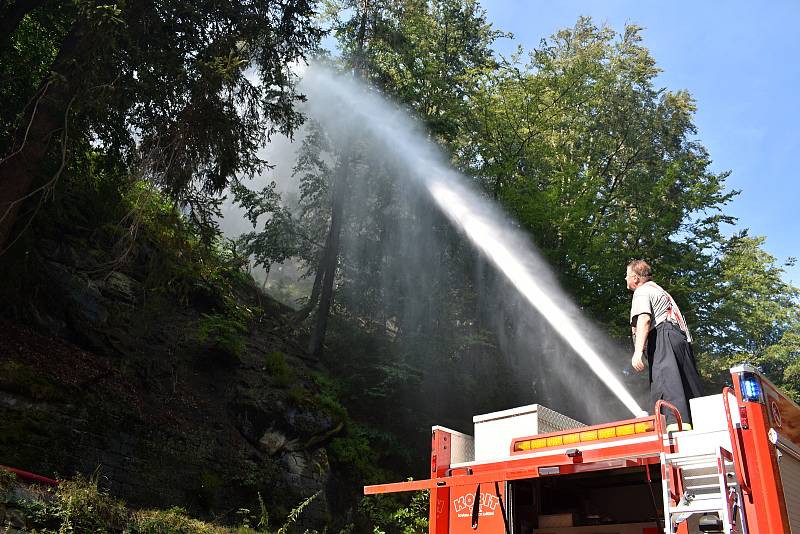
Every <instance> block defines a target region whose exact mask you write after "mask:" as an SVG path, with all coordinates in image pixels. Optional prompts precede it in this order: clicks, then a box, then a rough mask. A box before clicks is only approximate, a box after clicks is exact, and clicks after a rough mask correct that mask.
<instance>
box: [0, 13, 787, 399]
mask: <svg viewBox="0 0 800 534" xmlns="http://www.w3.org/2000/svg"><path fill="white" fill-rule="evenodd" d="M0 21H2V27H0V36H2V37H0V98H2V102H3V103H4V105H3V106H2V109H0V153H2V159H1V160H0V184H1V185H0V250H2V253H3V255H2V256H0V262H2V261H6V259H7V258H10V257H13V256H14V255H15V254H17V255H18V254H23V253H24V252H25V251H26V250H30V249H31V248H33V249H35V246H36V239H35V236H36V233H37V231H38V230H37V228H38V227H39V226H40V225H42V224H45V222H46V223H47V224H53V223H54V221H55V224H75V221H76V219H75V214H74V211H75V210H76V209H78V210H79V209H83V208H79V206H84V208H85V209H86V210H89V211H91V210H90V208H89V207H86V204H87V200H86V199H87V198H95V199H96V198H98V195H97V194H96V193H97V192H98V191H112V192H113V194H112V193H109V194H108V195H107V196H104V197H102V196H101V197H102V198H103V200H102V204H103V209H102V210H97V209H95V210H94V211H91V213H89V214H88V215H87V214H86V213H84V214H83V215H82V218H81V224H83V225H89V226H92V225H94V226H97V227H100V226H103V225H108V224H112V225H116V226H117V227H118V228H119V234H120V235H124V236H129V238H131V237H130V236H133V237H132V238H131V239H134V240H135V239H136V235H137V230H136V228H138V225H140V224H142V221H141V220H140V219H137V218H136V217H131V216H129V214H130V213H141V210H139V211H137V202H139V201H140V200H137V199H141V198H144V197H143V196H142V195H141V194H140V193H141V191H142V190H146V191H149V192H152V193H153V194H155V195H157V196H158V197H159V198H160V199H162V200H163V202H164V206H165V208H164V209H165V210H166V212H168V213H169V214H171V215H170V217H167V218H166V219H168V220H171V221H173V224H175V225H179V226H181V227H182V228H188V229H189V230H188V231H189V232H190V233H191V234H192V235H193V236H195V237H196V239H197V242H196V244H194V245H192V246H194V247H196V248H195V253H196V254H199V256H197V257H198V258H202V257H203V254H206V253H207V254H211V253H212V252H211V251H213V250H219V248H225V249H226V250H229V251H233V252H232V253H233V254H238V255H240V256H241V259H242V263H247V262H248V261H249V262H251V263H254V264H259V265H261V266H262V267H265V268H266V269H267V271H269V269H270V268H271V267H273V266H275V265H278V264H280V263H281V262H284V261H286V260H287V259H288V260H292V261H295V262H296V263H297V264H298V265H299V266H300V267H301V270H302V272H304V273H305V274H306V275H307V276H308V280H309V282H310V281H313V283H311V284H309V285H310V288H309V292H308V294H304V295H300V296H301V297H302V300H301V301H300V302H296V303H295V304H296V308H297V310H296V311H295V313H294V315H293V317H292V321H294V324H296V325H297V327H298V328H300V329H302V330H303V331H305V332H308V334H309V339H310V342H309V347H308V351H309V352H310V353H311V354H313V355H315V356H316V357H317V358H323V353H324V347H325V343H326V339H330V336H331V332H330V331H329V325H331V324H332V325H333V326H332V328H333V329H334V334H335V335H337V336H340V337H341V336H344V337H347V336H351V337H352V336H355V334H353V332H354V330H355V331H357V332H358V334H357V336H356V338H357V339H360V340H362V341H363V340H364V339H369V340H370V341H369V343H370V344H372V345H371V346H373V347H377V348H375V349H374V350H375V351H377V352H381V353H385V354H388V355H391V357H390V356H385V357H382V358H379V359H378V361H376V362H372V363H371V364H369V365H371V366H373V368H372V370H371V371H370V372H371V373H373V374H375V375H376V376H378V377H379V378H378V379H375V378H374V377H373V379H372V381H373V382H375V381H377V382H378V383H380V384H382V386H380V388H383V390H382V391H377V392H375V393H376V394H381V395H388V394H389V393H390V392H391V391H394V390H395V389H396V388H400V387H401V386H400V385H398V384H401V383H403V382H404V381H409V380H410V381H412V382H413V381H414V380H421V378H420V376H419V374H418V373H419V370H420V369H421V368H422V367H423V366H424V365H426V362H434V365H448V364H449V363H448V362H452V361H454V359H460V358H467V357H468V355H472V356H469V357H471V358H475V357H476V356H475V354H483V355H486V354H490V355H492V358H493V359H496V358H499V357H500V353H502V352H503V343H502V342H501V341H500V340H499V339H498V338H499V337H502V336H503V334H501V333H498V331H497V328H496V323H497V322H498V321H497V320H496V318H494V319H493V318H491V317H488V315H489V314H488V313H487V310H486V309H481V306H480V302H481V300H480V291H481V289H480V288H481V285H482V284H483V283H486V279H485V278H486V275H485V273H482V272H479V271H480V269H477V268H476V266H475V262H474V260H473V259H472V255H473V254H474V252H473V251H471V250H470V249H469V247H468V246H467V245H466V244H465V243H464V242H463V240H462V239H461V237H460V236H459V235H458V234H457V233H455V232H454V231H453V230H452V229H451V228H449V227H448V225H447V224H446V222H445V221H444V220H442V219H441V218H437V217H435V216H427V217H428V218H426V217H425V216H423V215H421V213H420V212H419V211H418V210H419V209H420V208H419V206H417V207H415V206H414V205H413V204H408V198H409V197H408V193H407V191H404V190H403V188H402V187H400V186H398V181H397V180H396V173H397V169H395V168H392V166H391V165H386V164H385V162H384V161H383V160H381V158H380V157H379V156H380V154H379V153H378V152H379V149H378V148H377V147H375V146H373V145H370V142H369V140H368V139H365V138H358V137H356V138H347V139H343V138H341V137H336V136H333V135H331V132H327V131H325V128H324V127H323V126H322V125H320V124H318V123H314V122H313V121H310V120H309V121H306V122H305V123H304V122H303V121H304V120H305V117H304V116H303V115H302V113H301V109H300V108H299V107H298V104H299V103H301V102H302V101H303V100H304V96H303V95H302V94H300V92H299V91H298V90H297V87H296V79H295V75H294V72H295V71H294V70H293V65H294V64H295V63H296V62H298V61H304V60H306V59H310V58H312V57H317V58H319V60H320V61H325V62H326V63H328V64H329V65H331V66H332V67H333V68H335V69H338V70H339V71H340V72H342V73H343V74H344V75H347V76H356V77H358V78H359V79H361V80H362V81H364V82H365V83H367V84H369V85H370V86H371V87H373V88H375V89H376V90H379V91H381V92H382V93H384V94H386V95H388V96H389V97H391V98H392V99H393V101H394V102H396V103H397V105H399V106H400V107H402V108H403V109H405V110H407V111H408V112H409V113H410V114H412V115H413V116H414V117H416V118H417V119H418V120H419V121H420V122H421V123H422V124H423V125H424V126H425V128H426V131H427V135H428V136H429V138H430V139H431V140H432V141H434V142H436V143H438V145H439V146H440V147H441V148H442V150H443V151H445V153H446V154H447V155H448V156H449V157H450V161H451V163H452V165H453V166H454V167H455V168H456V169H458V170H459V171H461V172H463V173H465V174H466V175H467V176H469V177H470V180H471V181H472V182H473V183H475V184H476V185H477V186H478V187H479V188H480V189H481V191H482V192H483V193H484V194H485V196H486V197H487V198H491V199H493V201H495V202H497V203H499V204H500V205H501V206H502V207H503V208H504V209H505V210H506V211H507V212H508V213H510V214H511V215H512V216H513V218H514V219H515V220H516V221H517V222H518V224H519V225H520V227H521V228H522V229H523V230H524V231H526V232H527V233H529V235H530V239H531V240H532V242H534V243H535V244H536V246H537V247H538V248H539V249H540V250H541V251H542V253H543V254H544V256H545V257H546V258H547V260H548V262H549V263H550V265H551V266H552V268H553V270H554V272H555V273H556V275H557V276H558V278H559V280H560V281H561V283H562V284H563V285H564V287H565V288H566V290H567V291H568V293H569V294H570V295H571V296H572V297H573V298H574V299H575V300H576V301H577V302H578V303H579V305H580V306H581V307H582V308H583V309H584V310H585V311H586V313H587V314H589V315H590V316H591V318H592V319H593V320H594V321H595V322H596V323H597V324H599V325H601V327H602V328H603V329H604V330H605V331H606V332H608V333H609V334H610V335H612V336H613V337H614V338H616V339H619V340H622V339H624V338H625V337H626V336H627V331H628V325H627V323H626V317H627V309H626V308H627V306H628V299H629V295H628V294H627V293H626V292H625V290H624V286H623V284H622V282H621V279H622V276H621V275H622V274H623V273H624V266H625V264H626V263H627V261H628V260H630V259H633V258H646V259H647V260H648V261H650V262H651V263H652V264H653V265H654V266H655V267H656V273H657V277H658V279H659V281H660V282H661V283H662V284H663V285H664V286H665V287H667V288H668V289H669V290H670V292H671V293H672V294H673V295H674V296H675V298H676V299H677V301H678V303H679V304H680V306H681V308H682V309H683V310H685V312H686V314H687V316H688V320H689V324H690V326H691V327H692V328H693V329H694V330H695V331H696V333H697V335H696V339H697V347H696V348H697V353H698V355H699V358H700V362H701V368H702V369H701V370H702V372H703V374H704V376H705V378H707V379H708V380H709V381H710V382H712V383H714V384H719V383H720V382H722V381H724V380H725V369H726V366H728V365H730V364H732V363H735V362H739V361H742V360H748V361H750V362H751V363H754V364H756V365H757V366H759V367H760V368H761V369H762V370H764V371H765V372H766V373H767V375H768V376H769V377H770V378H771V379H772V380H774V381H776V382H777V383H778V384H780V385H782V386H783V387H785V388H786V389H787V390H788V391H790V392H791V393H792V394H793V395H795V397H797V395H800V341H798V340H799V339H800V317H799V316H798V289H797V288H796V287H793V286H791V285H790V284H787V283H785V282H784V281H783V271H782V264H781V263H780V262H779V261H778V260H777V259H776V258H774V257H772V256H770V255H769V254H768V253H767V252H766V251H765V250H764V248H763V244H764V238H763V237H756V236H751V235H749V233H748V232H747V231H741V232H739V233H734V234H733V235H731V233H732V230H731V228H732V226H731V225H732V224H733V223H734V222H735V220H734V219H733V217H732V216H731V215H730V214H729V212H728V208H727V206H728V204H729V202H730V201H731V200H732V199H733V198H734V197H735V196H736V194H737V193H738V192H737V191H732V190H730V189H729V188H728V187H727V186H726V178H727V176H728V174H729V173H728V172H715V171H713V170H712V168H711V155H710V154H709V153H708V150H707V149H706V148H705V147H704V146H703V145H702V143H701V142H700V141H699V140H698V135H697V134H698V132H697V128H696V126H695V124H694V114H695V112H696V110H697V107H696V103H695V101H694V100H693V98H692V96H691V93H690V91H689V90H685V89H682V88H678V89H670V88H663V87H660V86H659V85H658V78H657V76H658V73H659V72H660V70H659V67H658V65H657V62H656V59H655V58H653V57H652V56H651V54H650V52H649V50H648V49H647V47H646V34H645V33H644V32H643V31H642V29H641V28H639V27H637V26H635V25H629V26H627V27H625V28H623V29H621V30H620V31H616V30H615V29H612V28H608V27H604V26H600V25H598V24H596V23H595V22H594V21H592V20H591V19H589V18H581V19H580V20H578V21H577V22H576V23H575V25H574V26H573V27H571V28H564V29H560V30H557V31H555V33H554V34H553V35H552V36H551V37H550V38H548V39H545V40H543V41H542V43H541V44H540V45H539V46H538V47H536V48H535V49H533V50H522V49H520V50H519V52H518V53H516V54H514V55H513V56H511V57H503V56H501V55H500V54H499V53H498V52H497V51H496V50H495V48H494V46H495V43H496V42H497V41H498V40H499V39H509V38H511V36H509V35H507V34H505V33H503V32H502V31H501V30H499V29H496V28H493V27H492V25H491V24H490V23H489V22H488V20H487V16H486V13H485V11H484V9H483V8H482V7H481V6H480V4H479V3H478V2H477V1H474V0H434V1H429V0H424V1H423V0H402V1H386V0H371V1H361V0H359V1H355V0H329V1H326V2H313V1H311V0H292V1H286V2H275V1H258V2H250V3H247V2H234V1H229V2H205V1H201V2H191V3H188V2H182V1H178V0H167V1H163V2H157V3H152V2H141V1H133V2H118V3H97V2H92V1H86V0H76V1H75V2H69V3H63V2H55V1H48V0H28V1H21V0H17V1H14V0H8V1H4V2H1V3H0ZM323 36H326V37H327V39H326V40H325V41H324V42H325V43H326V46H327V47H328V48H329V49H328V50H326V49H324V48H323V47H321V45H320V42H321V39H322V38H323ZM689 89H690V88H689ZM301 125H302V131H303V135H302V139H298V143H299V144H300V148H299V149H298V158H297V160H296V161H295V162H294V165H293V167H294V174H293V176H294V180H296V182H297V184H298V188H297V189H298V192H299V196H298V197H297V198H296V199H287V198H285V197H284V196H282V195H281V194H279V193H278V192H277V191H276V189H275V186H274V185H270V184H262V185H263V187H262V185H255V184H256V183H257V182H255V181H252V180H251V179H252V178H254V177H258V176H259V175H260V172H261V171H263V170H264V169H266V168H267V167H268V165H269V164H270V162H269V161H265V160H264V159H263V157H262V156H261V154H262V152H260V150H261V149H262V148H263V147H264V146H265V145H267V144H268V143H269V142H270V138H271V136H272V135H273V134H275V133H278V132H279V133H282V134H285V135H289V136H291V135H292V134H293V133H294V132H297V131H298V128H300V127H301ZM723 164H724V162H723ZM87 191H94V193H92V194H91V195H90V194H89V193H87ZM137 192H138V193H137ZM64 195H66V197H65V196H64ZM92 195H94V196H92ZM226 195H227V196H228V197H231V198H235V199H236V200H237V201H238V203H239V205H240V206H241V207H242V209H244V210H245V211H247V213H248V215H249V218H250V219H251V221H252V223H253V231H252V232H250V233H247V234H246V235H244V236H242V237H241V238H240V239H239V240H238V241H236V242H235V243H231V242H229V241H227V240H226V239H225V237H224V236H223V235H222V233H221V231H220V230H219V227H218V223H217V221H218V215H219V209H220V206H221V203H222V198H223V196H226ZM148 198H150V197H148ZM412 198H413V196H412ZM59 199H61V200H59ZM64 199H69V200H68V201H66V200H64ZM416 200H417V201H418V203H419V204H421V205H424V204H425V201H424V200H421V199H416ZM70 203H72V204H70ZM66 204H70V206H69V209H65V205H66ZM45 214H51V215H52V217H46V216H45ZM53 217H55V218H53ZM420 221H422V222H423V223H425V224H427V225H428V226H424V225H423V227H421V228H420V229H418V230H417V231H418V232H420V234H425V235H428V234H430V235H433V236H435V238H436V240H437V241H436V242H437V244H438V246H439V247H440V248H441V253H440V254H439V256H438V259H437V263H436V265H435V267H432V268H431V270H432V271H435V273H434V274H431V275H430V276H428V277H427V278H425V293H426V300H425V303H424V306H423V305H420V303H416V305H415V306H414V308H415V310H417V311H416V312H415V313H413V314H412V313H410V312H409V311H408V310H409V309H410V305H409V303H408V302H407V301H406V300H405V299H407V297H408V295H409V292H408V285H409V283H410V282H409V280H407V279H403V278H402V277H399V276H396V273H399V272H401V271H402V269H403V267H404V265H403V262H404V258H403V257H402V256H398V254H397V250H391V247H387V246H386V243H387V242H388V241H387V239H388V237H387V236H390V235H391V230H392V229H397V228H401V227H404V228H408V227H409V226H410V225H413V224H420ZM739 223H740V224H742V225H745V226H746V224H747V221H739ZM420 239H422V237H420ZM188 242H189V241H187V240H183V241H181V240H180V239H176V240H175V241H173V245H174V246H175V247H176V248H181V247H185V246H188V245H187V243H188ZM192 243H195V242H194V241H192ZM198 251H199V252H198ZM193 257H194V256H193ZM198 261H200V260H198ZM788 261H792V260H788ZM482 277H483V278H482ZM411 283H419V280H416V281H413V282H411ZM298 287H299V286H298ZM296 289H297V288H295V290H296ZM296 296H297V295H296ZM423 308H424V311H421V310H422V309H423ZM364 336H366V338H365V337H364ZM387 362H392V363H391V364H389V363H387ZM437 362H438V363H437ZM364 365H367V364H366V363H365V364H364ZM351 378H352V380H353V382H352V383H351V384H350V386H352V387H353V388H355V387H358V383H356V378H357V377H351ZM362 378H363V377H362ZM465 380H467V379H466V378H465ZM468 382H469V381H468V380H467V382H465V383H464V384H462V385H463V386H464V387H469V388H473V389H478V388H480V385H479V384H476V383H471V382H469V383H468ZM380 388H379V389H380ZM501 389H502V388H501Z"/></svg>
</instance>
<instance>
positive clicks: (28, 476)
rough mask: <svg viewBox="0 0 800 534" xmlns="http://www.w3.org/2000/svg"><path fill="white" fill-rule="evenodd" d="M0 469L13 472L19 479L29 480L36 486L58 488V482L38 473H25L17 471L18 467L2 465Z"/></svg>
mask: <svg viewBox="0 0 800 534" xmlns="http://www.w3.org/2000/svg"><path fill="white" fill-rule="evenodd" d="M0 469H5V470H6V471H11V472H12V473H14V474H15V475H17V477H19V478H21V479H23V480H27V481H28V482H32V483H35V484H47V485H49V486H58V481H57V480H53V479H52V478H47V477H43V476H42V475H37V474H36V473H31V472H29V471H23V470H22V469H17V468H16V467H9V466H7V465H0Z"/></svg>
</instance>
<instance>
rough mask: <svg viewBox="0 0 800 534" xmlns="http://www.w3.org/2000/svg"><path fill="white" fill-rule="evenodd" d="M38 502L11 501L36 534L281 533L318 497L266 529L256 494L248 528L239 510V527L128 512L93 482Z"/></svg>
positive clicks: (172, 513)
mask: <svg viewBox="0 0 800 534" xmlns="http://www.w3.org/2000/svg"><path fill="white" fill-rule="evenodd" d="M8 473H9V472H8V471H5V470H0V496H1V495H2V493H3V492H4V491H5V490H6V489H7V488H6V486H5V484H6V482H8V484H9V485H10V484H13V482H14V477H13V475H10V476H9V474H8ZM36 495H39V497H38V498H34V499H32V500H23V501H19V502H16V501H15V502H14V503H13V505H14V506H15V507H17V508H19V509H20V510H21V511H22V512H23V513H24V515H25V520H26V522H27V524H28V525H29V527H31V528H32V529H33V530H32V532H38V533H39V534H70V533H76V534H77V533H81V534H83V533H95V534H103V533H112V532H129V533H131V534H285V533H286V532H288V531H289V529H290V528H291V527H292V525H294V524H295V523H296V522H297V519H298V518H299V517H300V515H301V514H302V513H303V511H304V510H305V509H306V508H307V507H308V506H309V505H310V503H311V502H312V501H313V500H314V499H315V498H317V496H318V495H319V493H316V494H314V495H311V496H310V497H308V498H306V499H304V500H303V501H302V502H300V504H298V505H297V506H296V507H295V508H294V509H292V510H291V511H290V512H289V514H288V516H287V517H286V520H285V521H284V523H283V525H282V526H281V527H280V528H278V529H277V530H276V529H272V528H270V526H269V514H268V513H267V509H266V505H265V504H264V501H263V500H262V499H261V496H260V495H259V504H260V507H261V509H260V517H259V518H257V522H256V525H255V528H254V527H253V526H251V524H250V523H251V522H255V521H251V518H250V515H249V510H246V509H242V510H240V514H239V515H240V516H241V517H244V518H245V519H244V520H243V521H241V523H242V524H241V525H240V526H239V527H235V528H231V527H224V526H220V525H214V524H211V523H207V522H204V521H200V520H197V519H194V518H192V517H190V516H189V515H188V513H187V512H186V510H184V509H183V508H179V507H173V508H169V509H166V510H129V509H127V508H126V507H125V505H124V504H123V503H122V502H121V501H119V500H116V499H115V498H113V497H112V496H111V495H109V493H108V492H107V491H105V490H102V489H100V488H98V486H97V477H96V476H95V477H92V478H90V479H86V478H84V477H80V476H78V477H76V478H75V479H74V480H62V481H59V486H58V488H57V489H56V490H55V491H51V492H48V493H42V494H36ZM0 527H2V526H1V525H0Z"/></svg>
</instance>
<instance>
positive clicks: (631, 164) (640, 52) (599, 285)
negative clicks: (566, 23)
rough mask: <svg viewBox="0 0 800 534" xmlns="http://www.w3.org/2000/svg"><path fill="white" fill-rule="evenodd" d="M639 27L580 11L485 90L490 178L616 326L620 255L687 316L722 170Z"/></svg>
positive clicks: (715, 238)
mask: <svg viewBox="0 0 800 534" xmlns="http://www.w3.org/2000/svg"><path fill="white" fill-rule="evenodd" d="M658 72H659V69H658V68H657V67H656V64H655V61H654V60H653V58H652V57H651V56H650V54H649V52H648V51H647V49H646V48H645V47H644V46H642V44H641V35H640V28H638V27H635V26H628V27H626V29H625V31H624V33H623V34H621V35H617V34H616V33H615V32H614V31H613V30H610V29H608V28H598V27H597V26H595V25H594V24H593V23H592V21H591V20H590V19H587V18H582V19H580V20H579V21H578V23H577V24H576V25H575V27H574V28H571V29H567V30H562V31H559V32H557V33H556V34H555V35H554V36H553V37H552V38H551V39H549V40H545V41H543V43H542V45H541V46H540V47H539V48H538V49H536V50H534V51H533V52H531V53H530V55H529V61H528V63H526V64H522V63H521V55H520V54H518V55H516V56H514V57H513V58H511V59H510V60H509V61H507V62H505V63H504V65H503V66H502V68H501V69H500V70H499V71H498V72H497V73H496V74H495V75H493V76H492V77H491V78H490V79H489V80H488V81H487V82H486V85H485V87H484V89H483V91H482V93H481V94H480V95H479V97H478V105H479V106H480V107H481V109H482V114H481V115H482V120H481V122H480V125H479V128H480V133H481V136H482V137H483V139H484V140H485V142H484V143H483V144H482V145H481V146H480V153H479V155H478V162H479V164H480V166H481V167H480V168H481V172H482V174H483V175H484V176H485V183H486V188H487V189H488V190H489V191H490V192H491V193H492V194H493V195H495V196H496V197H497V198H498V199H499V200H500V202H501V203H502V204H503V205H504V206H506V208H507V209H508V210H509V211H510V212H511V213H512V214H513V215H514V216H515V218H516V219H517V220H519V221H520V223H521V224H522V225H523V226H524V227H525V228H526V229H527V230H528V231H530V233H531V236H532V239H533V240H534V241H535V242H536V244H537V245H538V246H539V248H540V249H541V250H542V251H543V252H544V254H545V255H546V256H547V257H548V258H549V259H550V261H551V263H552V264H553V265H554V267H555V270H556V272H558V273H559V275H560V276H561V277H562V280H563V282H564V283H565V285H566V286H567V288H568V289H569V290H570V291H571V292H572V294H574V295H575V296H576V298H578V300H579V302H580V304H581V306H583V307H584V308H586V309H587V311H589V313H590V314H591V315H593V316H594V317H596V318H597V319H598V320H599V321H601V322H602V323H605V324H606V325H607V326H608V327H609V328H610V329H611V330H612V331H614V332H616V333H617V335H619V336H624V335H625V331H626V328H625V327H624V322H623V321H622V320H620V319H621V318H624V317H626V313H627V310H626V308H627V306H628V296H627V294H626V292H625V289H624V284H623V283H622V276H623V273H624V265H625V263H626V262H627V261H628V260H629V259H632V258H638V257H641V258H647V259H648V260H650V261H652V262H653V263H654V264H655V265H656V267H657V276H659V279H660V280H661V281H662V282H663V283H664V284H665V286H667V287H669V288H670V291H671V292H673V294H674V295H675V297H676V299H677V300H678V302H679V303H680V304H681V305H682V307H683V308H684V309H686V310H687V315H689V318H690V321H692V320H694V319H695V313H698V310H699V306H697V305H696V304H698V303H697V302H691V304H692V305H689V303H690V302H689V301H690V294H692V295H700V294H701V293H702V292H703V291H705V289H704V286H706V285H707V284H708V283H710V280H709V278H708V277H707V276H705V275H704V273H707V272H708V271H709V267H710V265H711V261H712V254H713V252H714V247H715V246H716V245H717V244H718V242H719V240H720V233H719V228H720V225H721V224H723V223H726V222H730V221H731V220H732V218H731V217H728V216H725V215H724V214H722V208H723V207H724V205H725V204H726V203H727V202H728V201H729V200H730V198H731V197H732V196H733V195H735V194H736V192H726V191H725V178H726V176H727V173H719V174H718V173H713V172H711V171H710V169H709V165H710V162H711V160H710V157H709V155H708V153H707V151H706V150H705V148H704V147H703V146H702V145H700V144H699V143H698V142H696V141H695V140H693V135H694V134H695V133H696V130H695V126H694V124H693V123H692V115H693V113H694V111H695V105H694V102H693V100H692V98H691V97H690V95H689V94H688V93H687V92H685V91H679V92H674V93H673V92H669V91H666V90H663V89H657V88H656V87H655V86H654V81H655V76H656V75H657V74H658Z"/></svg>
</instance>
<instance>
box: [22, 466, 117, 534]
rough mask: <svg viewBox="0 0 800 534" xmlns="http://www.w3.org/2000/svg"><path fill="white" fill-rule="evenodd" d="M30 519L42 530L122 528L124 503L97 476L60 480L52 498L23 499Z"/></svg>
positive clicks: (66, 533)
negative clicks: (102, 486) (100, 486)
mask: <svg viewBox="0 0 800 534" xmlns="http://www.w3.org/2000/svg"><path fill="white" fill-rule="evenodd" d="M22 507H23V510H24V511H25V513H26V515H27V519H28V521H29V523H31V524H32V526H33V527H34V528H35V530H36V531H37V532H40V533H42V534H70V533H73V532H74V533H83V532H92V533H105V532H112V531H120V530H122V528H123V527H124V526H125V524H126V522H127V517H128V512H127V509H126V508H125V506H124V505H123V504H122V503H121V502H119V501H117V500H116V499H114V498H113V497H111V496H110V495H109V493H108V492H107V491H105V490H102V489H100V488H99V487H98V485H97V476H96V475H95V476H94V477H92V478H89V479H86V478H83V477H80V476H79V477H76V478H75V479H74V480H62V481H59V485H58V489H57V490H56V491H55V494H54V495H52V498H50V499H46V500H42V501H30V502H25V503H22Z"/></svg>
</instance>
